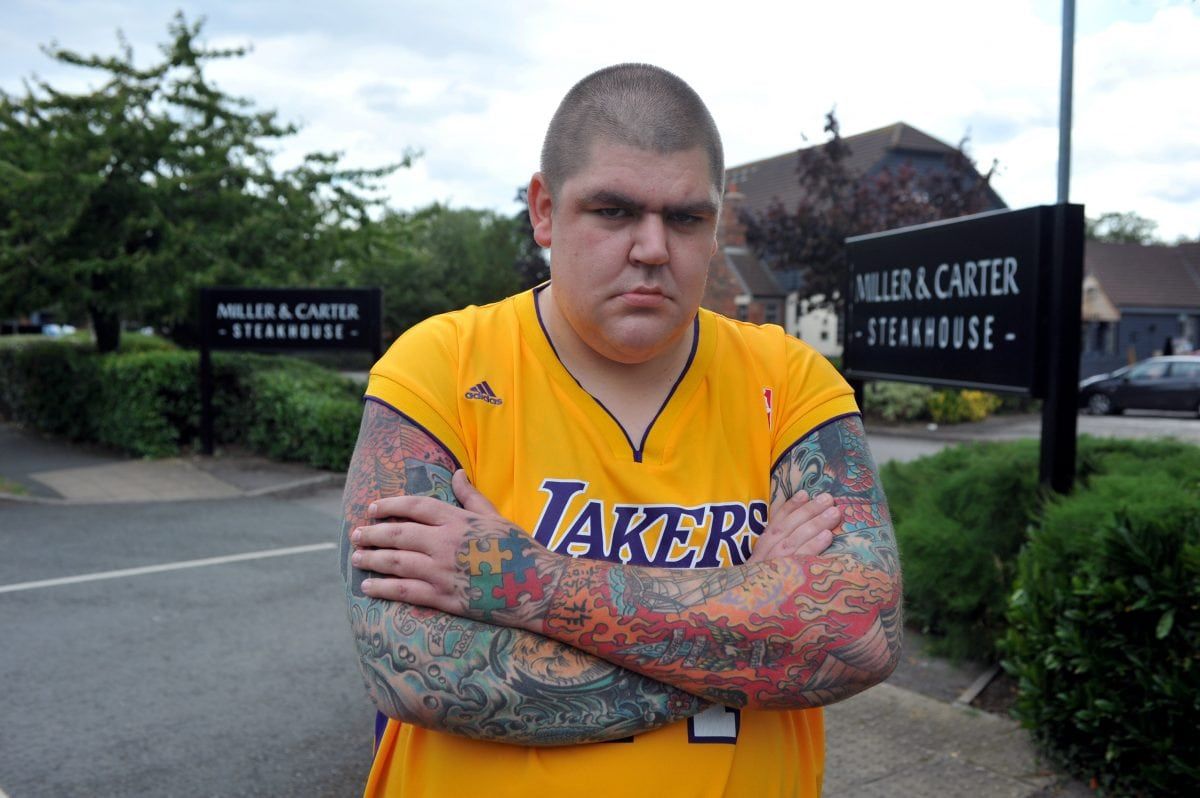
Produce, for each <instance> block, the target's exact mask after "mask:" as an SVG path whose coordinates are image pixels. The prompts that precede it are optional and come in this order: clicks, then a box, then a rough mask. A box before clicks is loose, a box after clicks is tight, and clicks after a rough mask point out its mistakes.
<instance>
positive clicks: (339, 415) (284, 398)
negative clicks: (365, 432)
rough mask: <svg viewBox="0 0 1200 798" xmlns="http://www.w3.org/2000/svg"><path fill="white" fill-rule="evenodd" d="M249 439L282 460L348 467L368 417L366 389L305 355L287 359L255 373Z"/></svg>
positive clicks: (251, 379) (250, 381) (251, 378)
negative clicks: (308, 360) (301, 358)
mask: <svg viewBox="0 0 1200 798" xmlns="http://www.w3.org/2000/svg"><path fill="white" fill-rule="evenodd" d="M245 385H246V386H247V389H248V391H249V393H250V395H251V396H252V400H251V402H250V404H249V408H248V418H247V427H246V442H247V444H249V445H250V446H251V447H252V448H254V449H255V450H257V451H260V452H262V453H264V454H266V455H267V456H268V457H273V458H276V459H281V460H299V461H302V462H305V463H308V464H309V465H311V466H315V467H317V468H329V469H335V470H344V469H345V468H346V467H347V466H348V465H349V464H350V454H351V452H353V450H354V442H355V440H356V438H357V436H358V427H359V422H360V420H361V419H362V403H361V401H360V397H361V393H362V389H361V387H360V386H358V385H356V384H355V383H354V382H353V381H352V380H349V379H346V378H344V377H341V376H340V375H338V374H336V373H335V372H331V371H327V370H325V369H321V368H319V367H317V366H314V365H312V364H311V363H305V362H303V361H294V360H293V361H283V359H282V358H281V359H280V365H278V366H277V367H276V368H273V369H265V370H259V371H256V372H254V373H253V374H251V375H250V376H249V377H248V378H247V380H246V383H245Z"/></svg>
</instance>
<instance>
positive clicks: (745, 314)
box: [737, 305, 750, 321]
mask: <svg viewBox="0 0 1200 798" xmlns="http://www.w3.org/2000/svg"><path fill="white" fill-rule="evenodd" d="M737 317H738V321H746V320H748V319H749V318H750V306H749V305H738V306H737Z"/></svg>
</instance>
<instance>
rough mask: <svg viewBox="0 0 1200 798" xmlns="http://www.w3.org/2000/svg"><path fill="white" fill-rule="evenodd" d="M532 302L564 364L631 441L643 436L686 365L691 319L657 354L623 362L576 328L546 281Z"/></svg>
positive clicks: (689, 346)
mask: <svg viewBox="0 0 1200 798" xmlns="http://www.w3.org/2000/svg"><path fill="white" fill-rule="evenodd" d="M534 301H536V302H538V307H539V309H540V312H541V314H542V320H543V322H544V323H545V326H546V333H547V334H548V335H549V336H550V343H551V344H552V345H553V346H554V350H555V351H556V352H557V353H558V357H559V360H561V361H562V364H563V366H565V367H566V369H567V371H569V372H570V373H571V376H573V377H574V378H575V380H576V381H577V382H578V383H579V384H580V385H581V386H583V389H584V390H585V391H587V392H588V393H590V394H591V395H592V396H593V397H595V398H596V399H597V400H599V401H600V403H601V404H602V405H603V406H604V407H605V409H607V410H608V412H609V414H610V415H612V416H613V418H615V419H616V420H617V423H618V424H620V425H621V427H622V429H624V430H625V434H626V436H627V437H628V438H629V440H630V441H632V442H635V444H636V442H637V441H641V440H643V439H644V438H645V435H646V433H647V431H648V430H649V427H650V424H651V422H652V421H653V420H654V418H655V417H656V416H657V415H658V413H659V411H660V410H661V409H662V407H663V404H664V403H665V402H666V401H667V398H668V397H669V396H670V395H671V389H672V388H673V387H674V386H675V383H676V381H677V380H678V379H679V377H680V375H681V374H682V373H683V370H684V367H685V366H686V365H687V362H688V356H689V355H690V354H691V351H692V342H693V338H694V336H695V334H696V333H695V324H689V325H688V326H687V329H686V330H685V331H684V333H683V334H682V335H680V336H679V340H678V341H675V342H673V343H672V344H671V346H669V347H667V348H666V349H664V350H663V351H662V352H660V353H658V354H657V355H656V356H655V357H652V358H649V359H647V360H645V361H643V362H640V363H622V362H620V361H616V360H613V359H611V358H607V357H605V356H603V355H602V354H601V353H599V352H597V351H596V350H595V349H593V348H592V347H591V346H589V345H588V344H587V342H586V341H584V340H583V339H582V338H581V337H580V336H579V335H578V334H577V333H576V332H575V330H574V328H573V327H571V324H570V322H569V321H568V320H567V319H566V317H565V316H563V314H562V313H561V312H560V311H559V310H558V308H557V306H556V305H555V304H554V298H553V296H552V295H551V294H550V287H549V286H547V287H546V288H545V289H544V290H542V291H540V292H538V293H537V294H536V295H535V296H534Z"/></svg>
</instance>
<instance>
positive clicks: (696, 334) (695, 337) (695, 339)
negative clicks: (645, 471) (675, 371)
mask: <svg viewBox="0 0 1200 798" xmlns="http://www.w3.org/2000/svg"><path fill="white" fill-rule="evenodd" d="M699 345H700V314H698V313H697V314H696V318H695V319H694V320H693V321H692V351H690V352H688V358H687V362H686V363H684V364H683V371H681V372H679V376H678V377H677V378H676V379H675V384H674V385H672V386H671V390H670V391H668V392H667V398H666V399H664V400H663V403H662V407H660V408H658V412H657V413H655V414H654V418H652V419H650V424H649V425H647V427H646V432H645V433H643V434H642V445H641V447H640V448H639V449H638V450H637V451H636V452H634V459H635V460H637V462H639V463H640V462H642V450H644V449H645V448H646V439H647V438H649V437H650V430H652V429H654V422H655V421H658V417H659V416H661V415H662V412H663V411H664V410H666V409H667V403H668V402H670V401H671V397H672V396H674V395H675V391H676V390H677V389H678V388H679V384H680V383H681V382H683V378H684V377H685V376H687V373H688V369H690V368H691V367H692V361H693V360H695V359H696V349H697V348H698V347H699Z"/></svg>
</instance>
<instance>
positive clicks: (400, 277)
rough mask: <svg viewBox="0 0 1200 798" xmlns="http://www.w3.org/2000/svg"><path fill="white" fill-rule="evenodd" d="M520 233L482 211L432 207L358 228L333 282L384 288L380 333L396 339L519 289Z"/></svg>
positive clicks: (391, 214)
mask: <svg viewBox="0 0 1200 798" xmlns="http://www.w3.org/2000/svg"><path fill="white" fill-rule="evenodd" d="M518 233H519V231H518V225H517V223H516V222H515V221H514V220H513V219H512V218H511V217H508V216H503V215H501V214H497V213H495V212H493V211H488V210H476V209H471V208H448V207H446V206H445V205H441V204H436V203H435V204H433V205H430V206H428V207H425V208H422V209H420V210H417V211H412V212H396V211H392V212H389V213H387V214H386V215H385V216H384V217H383V218H382V219H381V220H380V221H378V222H376V223H373V224H367V225H363V226H362V227H361V228H360V229H358V230H357V231H356V232H355V234H354V238H355V241H354V243H353V249H352V254H351V255H350V256H349V257H348V259H347V261H346V262H345V264H344V267H343V268H340V269H339V270H338V272H337V279H338V281H340V282H343V283H345V284H359V285H379V286H382V287H383V303H384V307H383V316H384V327H385V329H386V331H387V333H388V334H389V335H391V336H395V335H398V334H400V333H402V332H404V331H405V330H406V329H408V328H409V327H411V326H412V325H414V324H416V323H417V322H419V321H421V320H422V319H425V318H427V317H429V316H432V315H434V314H437V313H444V312H446V311H449V310H455V309H457V308H461V307H463V306H465V305H470V304H483V303H486V302H493V301H495V300H497V299H502V298H503V297H505V296H508V295H509V294H511V293H514V292H515V291H517V290H518V289H519V288H520V284H519V278H518V274H517V271H516V269H515V268H514V264H515V263H516V260H517V253H518V250H519V244H518V239H519V235H518Z"/></svg>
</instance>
